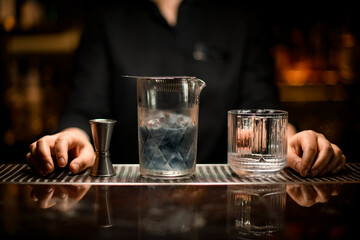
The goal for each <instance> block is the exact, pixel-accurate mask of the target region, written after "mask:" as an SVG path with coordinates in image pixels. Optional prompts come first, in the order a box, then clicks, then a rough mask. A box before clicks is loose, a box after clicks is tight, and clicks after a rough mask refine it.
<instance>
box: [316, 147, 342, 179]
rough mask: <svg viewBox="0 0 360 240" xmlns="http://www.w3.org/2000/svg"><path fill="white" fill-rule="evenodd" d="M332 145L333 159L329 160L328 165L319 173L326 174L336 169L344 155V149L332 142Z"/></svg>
mask: <svg viewBox="0 0 360 240" xmlns="http://www.w3.org/2000/svg"><path fill="white" fill-rule="evenodd" d="M331 147H332V149H333V150H332V151H333V154H332V156H331V159H330V160H329V162H328V163H327V165H326V166H325V167H324V168H323V170H321V171H320V173H319V175H325V174H327V173H328V172H330V171H332V170H334V169H335V168H336V167H337V166H338V165H339V162H340V161H341V157H342V155H343V154H342V151H341V150H340V148H339V147H338V146H336V145H335V144H331Z"/></svg>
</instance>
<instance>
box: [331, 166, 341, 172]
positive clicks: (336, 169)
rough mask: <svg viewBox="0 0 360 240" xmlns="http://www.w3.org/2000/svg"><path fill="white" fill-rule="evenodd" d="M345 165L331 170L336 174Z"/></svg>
mask: <svg viewBox="0 0 360 240" xmlns="http://www.w3.org/2000/svg"><path fill="white" fill-rule="evenodd" d="M343 167H344V166H338V167H337V168H335V169H334V170H332V171H331V173H332V174H335V173H337V172H339V171H340V170H341V169H343Z"/></svg>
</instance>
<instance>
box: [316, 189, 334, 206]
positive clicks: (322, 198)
mask: <svg viewBox="0 0 360 240" xmlns="http://www.w3.org/2000/svg"><path fill="white" fill-rule="evenodd" d="M313 187H314V189H315V190H316V193H317V197H316V202H321V203H324V202H327V201H329V199H330V197H331V193H332V189H330V188H329V187H328V186H327V185H313Z"/></svg>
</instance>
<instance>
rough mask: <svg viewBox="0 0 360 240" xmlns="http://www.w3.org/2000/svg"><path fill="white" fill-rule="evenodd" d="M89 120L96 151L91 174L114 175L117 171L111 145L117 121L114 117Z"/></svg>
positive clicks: (98, 175) (99, 175)
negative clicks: (111, 154) (112, 157)
mask: <svg viewBox="0 0 360 240" xmlns="http://www.w3.org/2000/svg"><path fill="white" fill-rule="evenodd" d="M89 122H90V125H91V132H92V136H93V140H94V147H95V151H96V159H95V163H94V166H93V168H92V170H91V176H96V177H110V176H114V175H115V171H114V168H113V165H112V163H111V160H110V152H109V147H110V141H111V135H112V132H113V129H114V125H115V123H116V121H115V120H112V119H92V120H90V121H89Z"/></svg>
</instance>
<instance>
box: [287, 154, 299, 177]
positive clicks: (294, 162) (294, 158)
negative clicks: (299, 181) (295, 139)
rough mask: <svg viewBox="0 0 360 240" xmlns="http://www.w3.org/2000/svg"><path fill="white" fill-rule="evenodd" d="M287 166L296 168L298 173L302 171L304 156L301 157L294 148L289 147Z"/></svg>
mask: <svg viewBox="0 0 360 240" xmlns="http://www.w3.org/2000/svg"><path fill="white" fill-rule="evenodd" d="M287 157H288V159H287V166H288V167H291V168H292V169H294V170H295V171H297V172H298V173H301V170H302V169H301V163H302V158H301V157H299V156H298V155H297V154H296V153H295V151H293V150H292V149H288V154H287Z"/></svg>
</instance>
